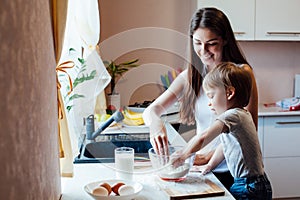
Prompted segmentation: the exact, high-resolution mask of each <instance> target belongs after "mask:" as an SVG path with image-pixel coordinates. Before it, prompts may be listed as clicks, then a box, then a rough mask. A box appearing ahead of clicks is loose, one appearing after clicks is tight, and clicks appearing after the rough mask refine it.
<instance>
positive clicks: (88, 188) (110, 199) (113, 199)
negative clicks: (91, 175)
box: [84, 179, 143, 200]
mask: <svg viewBox="0 0 300 200" xmlns="http://www.w3.org/2000/svg"><path fill="white" fill-rule="evenodd" d="M104 182H105V183H108V184H109V185H111V186H113V185H114V184H116V183H119V182H122V183H125V185H130V186H132V187H133V188H134V193H133V194H130V195H124V196H116V195H115V194H114V193H113V192H112V193H111V194H110V195H109V196H96V195H93V194H92V191H93V189H94V188H96V187H98V186H99V185H100V184H101V183H104ZM142 189H143V186H142V184H140V183H138V182H134V181H129V180H117V179H112V180H102V181H97V182H92V183H89V184H87V185H85V186H84V190H85V192H86V193H88V194H89V195H90V196H91V197H93V198H94V199H96V200H128V199H132V198H134V197H135V196H136V195H138V194H139V193H140V192H141V191H142Z"/></svg>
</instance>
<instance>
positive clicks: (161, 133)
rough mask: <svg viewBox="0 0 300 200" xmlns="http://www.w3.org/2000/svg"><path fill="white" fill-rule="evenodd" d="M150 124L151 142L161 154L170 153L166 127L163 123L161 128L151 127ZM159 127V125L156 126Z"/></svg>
mask: <svg viewBox="0 0 300 200" xmlns="http://www.w3.org/2000/svg"><path fill="white" fill-rule="evenodd" d="M151 127H153V126H150V142H151V144H152V146H153V148H154V150H155V152H156V153H157V154H159V155H169V145H168V136H167V133H166V128H165V127H164V126H163V125H162V124H161V125H160V126H158V127H160V128H158V129H157V128H151ZM154 127H157V126H154Z"/></svg>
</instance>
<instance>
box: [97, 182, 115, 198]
mask: <svg viewBox="0 0 300 200" xmlns="http://www.w3.org/2000/svg"><path fill="white" fill-rule="evenodd" d="M100 186H102V187H104V188H106V189H107V192H108V195H110V193H111V191H112V189H111V186H110V185H109V184H108V183H101V184H100Z"/></svg>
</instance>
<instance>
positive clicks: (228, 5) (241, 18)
mask: <svg viewBox="0 0 300 200" xmlns="http://www.w3.org/2000/svg"><path fill="white" fill-rule="evenodd" d="M202 7H216V8H218V9H220V10H222V11H223V12H224V13H225V15H226V16H227V17H228V19H229V21H230V23H231V26H232V29H233V32H234V34H235V36H236V39H237V40H254V26H255V21H254V19H255V16H254V13H255V10H254V9H255V0H247V1H241V0H226V1H224V0H198V8H202Z"/></svg>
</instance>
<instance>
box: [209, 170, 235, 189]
mask: <svg viewBox="0 0 300 200" xmlns="http://www.w3.org/2000/svg"><path fill="white" fill-rule="evenodd" d="M213 174H214V175H215V176H216V177H217V178H218V179H219V181H220V182H221V183H222V184H223V185H224V187H225V188H226V189H227V190H228V191H229V190H230V187H231V186H232V184H233V182H234V179H233V177H232V176H231V174H230V172H229V171H227V172H213Z"/></svg>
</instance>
